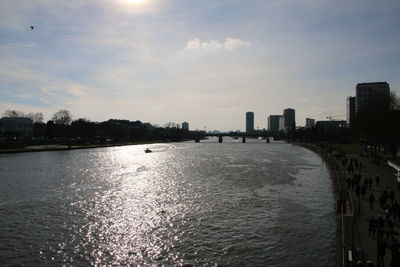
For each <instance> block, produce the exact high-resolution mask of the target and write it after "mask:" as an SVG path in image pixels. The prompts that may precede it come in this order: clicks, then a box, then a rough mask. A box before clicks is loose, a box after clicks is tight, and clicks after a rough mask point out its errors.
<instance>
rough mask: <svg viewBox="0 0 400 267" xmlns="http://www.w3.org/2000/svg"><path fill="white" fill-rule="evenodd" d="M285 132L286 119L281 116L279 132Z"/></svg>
mask: <svg viewBox="0 0 400 267" xmlns="http://www.w3.org/2000/svg"><path fill="white" fill-rule="evenodd" d="M284 130H285V118H284V117H283V116H281V117H280V118H279V131H284Z"/></svg>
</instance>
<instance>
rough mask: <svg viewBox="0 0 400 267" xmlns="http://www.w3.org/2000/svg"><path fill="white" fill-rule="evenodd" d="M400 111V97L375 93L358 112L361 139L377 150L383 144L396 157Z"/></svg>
mask: <svg viewBox="0 0 400 267" xmlns="http://www.w3.org/2000/svg"><path fill="white" fill-rule="evenodd" d="M399 112H400V111H399V99H398V97H396V96H395V95H394V94H390V95H384V94H382V95H374V97H373V98H371V100H370V101H369V103H368V104H366V105H363V106H361V107H360V108H359V110H358V112H357V117H356V125H357V127H358V130H359V131H360V139H361V141H363V142H365V143H367V144H368V145H370V146H371V147H373V148H375V152H376V148H377V147H378V146H379V145H383V146H385V148H387V149H388V150H390V151H391V152H392V153H393V154H392V155H393V157H396V154H397V150H398V148H399V146H400V129H399V125H400V114H399Z"/></svg>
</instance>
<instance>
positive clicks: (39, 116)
mask: <svg viewBox="0 0 400 267" xmlns="http://www.w3.org/2000/svg"><path fill="white" fill-rule="evenodd" d="M26 117H28V118H31V119H32V121H33V123H43V120H44V118H43V113H41V112H37V113H33V112H30V113H28V114H26Z"/></svg>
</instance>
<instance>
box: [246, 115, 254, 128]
mask: <svg viewBox="0 0 400 267" xmlns="http://www.w3.org/2000/svg"><path fill="white" fill-rule="evenodd" d="M251 132H254V112H251V111H249V112H246V133H251Z"/></svg>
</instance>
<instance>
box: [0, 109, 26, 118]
mask: <svg viewBox="0 0 400 267" xmlns="http://www.w3.org/2000/svg"><path fill="white" fill-rule="evenodd" d="M25 116H26V115H25V113H24V112H22V111H18V110H6V111H5V112H4V113H3V117H9V118H15V117H25Z"/></svg>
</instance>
